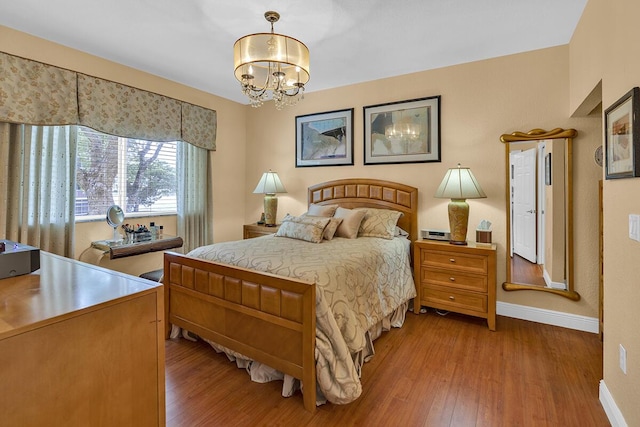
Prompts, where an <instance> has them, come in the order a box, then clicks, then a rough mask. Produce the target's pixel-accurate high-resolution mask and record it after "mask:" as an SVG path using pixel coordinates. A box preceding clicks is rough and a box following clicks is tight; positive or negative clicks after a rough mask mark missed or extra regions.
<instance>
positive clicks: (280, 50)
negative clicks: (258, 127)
mask: <svg viewBox="0 0 640 427" xmlns="http://www.w3.org/2000/svg"><path fill="white" fill-rule="evenodd" d="M264 16H265V19H266V20H267V21H268V22H270V23H271V32H270V33H256V34H249V35H247V36H244V37H241V38H240V39H238V40H237V41H236V42H235V44H234V46H233V62H234V70H235V71H234V73H235V77H236V79H237V80H238V81H239V82H240V84H241V87H242V92H243V93H244V94H245V95H246V96H247V97H248V98H249V101H250V103H251V105H252V106H253V107H259V106H260V105H262V103H263V102H264V101H266V100H268V99H269V98H271V99H273V100H274V101H275V104H276V108H277V109H282V107H284V106H286V105H294V104H296V103H297V102H298V101H299V100H300V99H302V96H303V93H304V85H305V84H307V82H308V81H309V78H310V74H309V49H308V48H307V46H305V44H304V43H302V42H300V41H299V40H296V39H294V38H293V37H289V36H285V35H282V34H276V33H274V31H273V23H274V22H277V21H278V19H279V18H280V15H279V14H278V13H277V12H273V11H269V12H266V13H265V15H264Z"/></svg>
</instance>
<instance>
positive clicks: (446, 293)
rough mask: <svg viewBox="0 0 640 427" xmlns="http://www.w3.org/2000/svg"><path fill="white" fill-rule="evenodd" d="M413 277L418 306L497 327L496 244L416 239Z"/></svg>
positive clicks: (415, 306)
mask: <svg viewBox="0 0 640 427" xmlns="http://www.w3.org/2000/svg"><path fill="white" fill-rule="evenodd" d="M413 268H414V277H415V282H416V292H417V296H416V299H415V300H414V304H413V305H414V309H413V310H414V312H415V313H416V314H419V313H420V307H421V306H427V307H432V308H436V309H440V310H448V311H453V312H456V313H462V314H467V315H470V316H477V317H482V318H485V319H487V324H488V325H489V329H490V330H492V331H495V330H496V245H492V244H480V243H478V244H476V243H475V242H468V245H467V246H458V245H452V244H450V243H449V242H439V241H435V240H419V241H416V242H415V243H414V263H413Z"/></svg>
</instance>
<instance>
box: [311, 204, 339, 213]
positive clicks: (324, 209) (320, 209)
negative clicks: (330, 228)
mask: <svg viewBox="0 0 640 427" xmlns="http://www.w3.org/2000/svg"><path fill="white" fill-rule="evenodd" d="M336 209H338V205H317V204H315V203H311V204H310V205H309V210H308V211H307V214H308V215H314V216H333V214H335V213H336Z"/></svg>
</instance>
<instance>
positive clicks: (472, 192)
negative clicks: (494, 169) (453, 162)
mask: <svg viewBox="0 0 640 427" xmlns="http://www.w3.org/2000/svg"><path fill="white" fill-rule="evenodd" d="M435 197H437V198H440V199H451V202H449V227H450V232H451V238H450V240H449V243H451V244H452V245H466V244H467V225H468V223H469V205H468V204H467V202H466V199H482V198H485V197H487V196H486V194H484V191H482V188H480V184H478V181H476V177H475V176H473V174H472V173H471V170H470V169H469V168H463V167H460V163H458V167H457V168H451V169H449V170H448V171H447V173H446V175H445V176H444V179H443V180H442V182H441V183H440V187H438V190H437V191H436V194H435Z"/></svg>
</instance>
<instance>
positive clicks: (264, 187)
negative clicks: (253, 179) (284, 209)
mask: <svg viewBox="0 0 640 427" xmlns="http://www.w3.org/2000/svg"><path fill="white" fill-rule="evenodd" d="M286 192H287V190H286V189H285V188H284V185H282V181H280V177H279V176H278V173H277V172H272V171H271V169H269V172H265V173H263V174H262V178H260V182H258V185H257V186H256V189H255V190H253V193H254V194H264V225H266V226H267V227H273V226H275V225H276V216H277V214H278V198H277V197H276V193H286Z"/></svg>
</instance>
